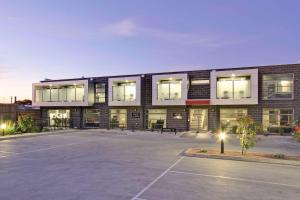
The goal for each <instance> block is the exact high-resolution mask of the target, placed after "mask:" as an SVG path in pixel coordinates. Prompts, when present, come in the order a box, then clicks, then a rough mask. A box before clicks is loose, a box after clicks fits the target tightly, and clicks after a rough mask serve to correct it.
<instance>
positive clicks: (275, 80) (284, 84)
mask: <svg viewBox="0 0 300 200" xmlns="http://www.w3.org/2000/svg"><path fill="white" fill-rule="evenodd" d="M293 88H294V75H293V74H268V75H263V99H292V98H293Z"/></svg>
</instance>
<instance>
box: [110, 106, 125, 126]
mask: <svg viewBox="0 0 300 200" xmlns="http://www.w3.org/2000/svg"><path fill="white" fill-rule="evenodd" d="M109 119H110V128H126V127H127V110H126V109H111V110H110V117H109Z"/></svg>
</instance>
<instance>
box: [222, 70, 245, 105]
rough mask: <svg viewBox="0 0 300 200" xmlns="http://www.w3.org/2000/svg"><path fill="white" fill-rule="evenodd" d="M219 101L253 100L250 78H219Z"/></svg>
mask: <svg viewBox="0 0 300 200" xmlns="http://www.w3.org/2000/svg"><path fill="white" fill-rule="evenodd" d="M217 98H218V99H243V98H251V78H250V76H234V75H232V76H231V77H219V78H217Z"/></svg>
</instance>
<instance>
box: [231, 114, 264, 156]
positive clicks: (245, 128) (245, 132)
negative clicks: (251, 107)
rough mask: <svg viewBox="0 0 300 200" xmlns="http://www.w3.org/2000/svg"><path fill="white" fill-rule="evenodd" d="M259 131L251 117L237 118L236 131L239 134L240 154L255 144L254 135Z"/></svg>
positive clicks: (258, 126)
mask: <svg viewBox="0 0 300 200" xmlns="http://www.w3.org/2000/svg"><path fill="white" fill-rule="evenodd" d="M258 131H260V125H258V124H257V123H256V122H255V121H254V120H253V119H252V118H251V117H249V116H245V117H242V118H240V119H239V120H238V126H237V128H236V132H237V133H238V134H239V139H240V146H241V148H242V155H244V154H246V150H247V149H249V148H251V147H254V146H255V135H256V133H257V132H258Z"/></svg>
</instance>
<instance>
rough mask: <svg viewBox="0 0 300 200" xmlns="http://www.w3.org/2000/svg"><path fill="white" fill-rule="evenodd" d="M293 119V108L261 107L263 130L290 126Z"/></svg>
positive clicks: (275, 129)
mask: <svg viewBox="0 0 300 200" xmlns="http://www.w3.org/2000/svg"><path fill="white" fill-rule="evenodd" d="M293 121H294V111H293V109H274V108H271V109H270V108H265V109H263V128H264V130H265V131H270V132H277V128H283V129H285V128H290V127H291V126H292V123H293Z"/></svg>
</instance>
